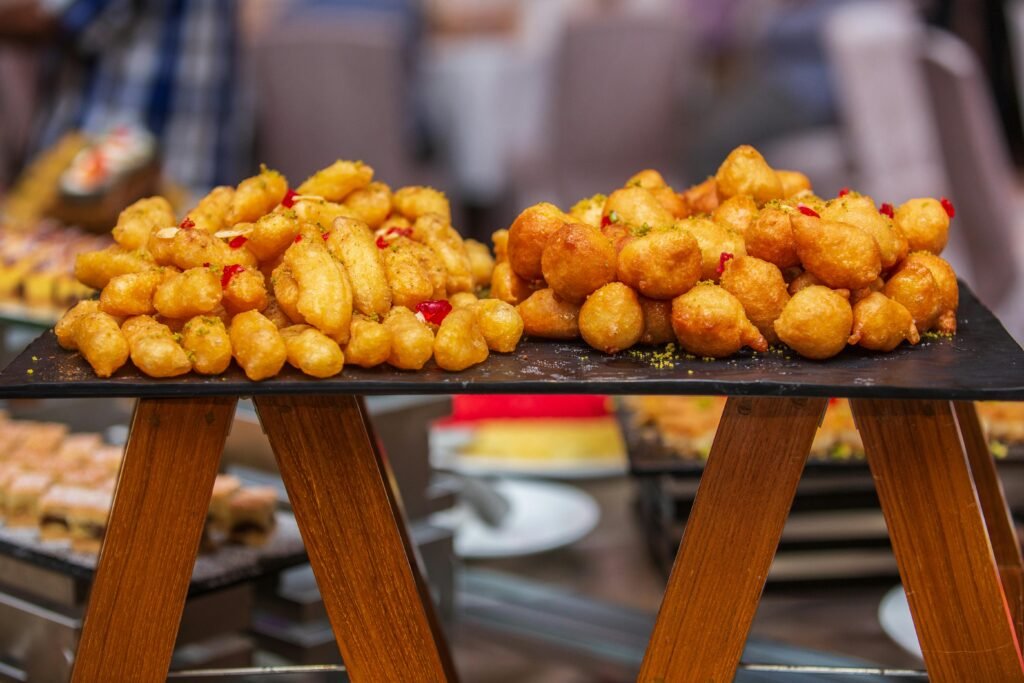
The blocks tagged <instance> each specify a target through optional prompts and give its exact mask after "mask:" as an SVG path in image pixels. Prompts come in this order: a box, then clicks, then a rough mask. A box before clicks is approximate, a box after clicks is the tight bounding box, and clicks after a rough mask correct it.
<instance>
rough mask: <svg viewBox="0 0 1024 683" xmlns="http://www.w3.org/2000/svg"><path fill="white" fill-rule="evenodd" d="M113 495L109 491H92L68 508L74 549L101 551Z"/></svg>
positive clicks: (82, 551)
mask: <svg viewBox="0 0 1024 683" xmlns="http://www.w3.org/2000/svg"><path fill="white" fill-rule="evenodd" d="M111 497H112V494H111V493H110V492H107V491H90V492H89V495H87V496H83V497H82V499H81V500H78V501H76V502H75V505H74V506H72V507H71V509H70V510H68V515H67V520H68V531H69V534H70V536H71V549H72V550H74V551H75V552H79V553H91V554H96V553H98V552H99V550H100V545H102V544H103V534H105V533H106V531H107V516H108V515H109V514H110V503H111V499H112V498H111Z"/></svg>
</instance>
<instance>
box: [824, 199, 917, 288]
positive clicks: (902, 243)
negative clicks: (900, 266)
mask: <svg viewBox="0 0 1024 683" xmlns="http://www.w3.org/2000/svg"><path fill="white" fill-rule="evenodd" d="M819 213H820V214H821V218H822V219H823V220H828V221H839V222H842V223H847V224H849V225H852V226H853V227H855V228H860V229H861V230H863V231H864V232H866V233H867V234H869V235H871V236H872V237H874V238H875V243H876V244H877V245H878V254H879V256H880V257H881V262H882V268H883V269H884V270H887V269H889V268H892V267H893V266H894V265H896V264H897V263H898V262H900V261H902V260H903V259H904V258H905V257H906V255H907V239H906V238H905V237H904V236H903V233H902V232H900V230H899V228H898V227H896V226H895V225H894V224H893V222H892V221H891V220H890V219H889V217H888V216H885V215H883V214H881V213H879V212H878V208H877V207H876V206H875V203H874V202H873V201H872V200H871V197H868V196H865V195H854V194H849V195H847V196H845V197H840V198H839V199H836V200H834V201H832V202H829V203H828V205H826V206H825V207H823V208H822V209H821V211H820V212H819Z"/></svg>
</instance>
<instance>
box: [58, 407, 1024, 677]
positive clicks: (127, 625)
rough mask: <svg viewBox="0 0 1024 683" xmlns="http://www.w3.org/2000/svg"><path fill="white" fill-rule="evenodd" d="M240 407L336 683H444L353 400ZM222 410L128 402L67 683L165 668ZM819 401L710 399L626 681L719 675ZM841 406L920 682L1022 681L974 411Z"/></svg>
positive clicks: (994, 494)
mask: <svg viewBox="0 0 1024 683" xmlns="http://www.w3.org/2000/svg"><path fill="white" fill-rule="evenodd" d="M255 400H256V405H257V408H258V411H259V416H260V421H261V423H262V424H263V428H264V430H265V431H266V433H267V437H268V438H269V440H270V444H271V446H272V448H273V450H274V453H275V454H276V456H277V460H278V464H279V466H280V470H281V476H282V478H283V479H284V482H285V486H286V488H287V490H288V495H289V499H290V500H291V502H292V506H293V508H294V510H295V517H296V521H297V522H298V524H299V527H300V529H301V531H302V535H303V540H304V542H305V544H306V548H307V550H308V552H309V557H310V563H311V564H312V566H313V570H314V572H315V573H316V576H317V580H318V583H319V584H320V589H321V593H322V594H323V599H324V603H325V605H326V608H327V613H328V615H329V617H330V621H331V626H332V628H333V630H334V634H335V637H336V638H337V640H338V645H339V647H340V649H341V652H342V655H343V658H344V660H345V663H346V665H347V667H348V670H349V672H350V675H351V678H352V680H353V681H356V682H357V683H363V682H366V681H382V682H383V681H389V682H390V681H405V680H415V681H454V680H456V676H455V672H454V668H453V666H452V663H451V659H450V656H449V652H448V649H447V647H446V645H445V641H444V637H443V634H442V632H441V630H440V628H439V626H438V622H437V619H436V617H435V615H434V610H433V606H432V603H431V601H430V599H429V594H428V592H427V589H426V586H425V584H424V582H423V579H422V576H421V574H420V572H419V568H418V566H417V562H416V558H415V552H414V549H413V548H412V546H411V545H410V544H409V539H408V537H407V535H406V532H405V526H404V523H403V515H402V510H401V503H400V500H399V498H398V495H397V492H396V491H395V489H394V487H393V485H392V480H391V473H390V470H389V467H388V464H387V461H386V460H385V459H384V458H383V457H382V454H381V453H380V451H379V450H378V449H377V447H376V440H375V438H374V437H373V433H372V428H370V426H369V424H368V423H367V421H366V417H365V411H364V410H363V409H362V405H361V401H360V399H359V398H357V397H351V396H342V395H324V396H262V397H257V398H256V399H255ZM234 406H235V399H233V398H232V399H224V398H205V399H200V398H187V399H141V400H140V401H139V404H138V407H137V408H136V412H135V417H134V420H133V423H132V431H131V436H130V439H129V443H128V449H127V453H126V455H125V462H124V465H123V467H122V470H121V475H120V480H119V482H118V487H117V491H116V493H115V498H114V505H113V509H112V511H111V518H110V522H109V525H108V530H107V537H106V541H105V543H104V547H103V551H102V553H101V554H100V557H99V563H98V566H97V570H96V579H95V582H94V584H93V589H92V595H91V597H90V602H89V611H88V615H87V617H86V619H85V623H84V627H83V633H82V639H81V643H80V645H79V649H78V655H77V658H76V661H75V668H74V674H73V680H74V681H76V682H79V683H84V682H86V681H111V680H131V681H160V680H163V679H164V678H165V676H166V674H167V670H168V667H169V664H170V658H171V650H172V648H173V645H174V641H175V637H176V635H177V630H178V621H179V618H180V616H181V610H182V608H183V605H184V602H185V595H186V592H187V588H188V581H189V575H190V572H191V568H192V563H193V561H194V558H195V555H196V552H197V550H198V546H199V537H200V534H201V531H202V526H203V522H204V518H205V514H206V508H207V505H208V502H209V498H210V493H211V490H212V485H213V480H214V476H215V473H216V470H217V464H218V460H219V457H220V452H221V450H222V448H223V445H224V441H225V439H226V437H227V432H228V428H229V425H230V422H231V417H232V414H233V411H234ZM825 406H826V400H825V399H801V398H731V399H729V401H728V403H727V405H726V409H725V413H724V415H723V418H722V422H721V424H720V426H719V428H718V433H717V435H716V437H715V442H714V445H713V447H712V449H711V454H710V457H709V460H708V464H707V468H706V469H705V472H704V475H703V478H702V480H701V483H700V488H699V490H698V492H697V497H696V500H695V502H694V506H693V511H692V513H691V516H690V520H689V522H688V524H687V527H686V533H685V534H684V536H683V540H682V544H681V546H680V550H679V554H678V556H677V558H676V563H675V566H674V568H673V570H672V575H671V577H670V579H669V585H668V589H667V591H666V593H665V598H664V601H663V603H662V606H661V610H660V612H659V614H658V620H657V623H656V624H655V629H654V634H653V636H652V639H651V644H650V646H649V648H648V652H647V656H646V657H645V659H644V662H643V667H642V669H641V673H640V680H641V681H659V682H690V681H692V682H694V683H707V682H709V681H713V682H722V683H726V682H728V681H732V680H733V678H734V676H735V673H736V667H737V665H738V663H739V659H740V655H741V653H742V651H743V646H744V644H745V642H746V639H747V634H748V631H749V629H750V624H751V622H752V620H753V618H754V614H755V612H756V610H757V605H758V601H759V600H760V596H761V592H762V590H763V589H764V584H765V579H766V577H767V574H768V569H769V567H770V565H771V562H772V559H773V558H774V555H775V551H776V549H777V547H778V543H779V538H780V536H781V534H782V528H783V525H784V523H785V521H786V517H787V515H788V513H789V508H790V506H791V504H792V501H793V496H794V493H795V491H796V487H797V483H798V482H799V480H800V476H801V474H802V472H803V467H804V463H805V461H806V459H807V456H808V453H809V451H810V446H811V441H812V440H813V438H814V433H815V430H816V429H817V427H818V424H819V423H820V420H821V417H822V414H823V412H824V409H825ZM852 407H853V412H854V417H855V419H856V422H857V427H858V429H859V430H860V432H861V435H862V437H863V440H864V447H865V451H866V454H867V458H868V462H869V465H870V467H871V471H872V473H873V475H874V478H875V481H876V486H877V488H878V494H879V499H880V501H881V504H882V510H883V512H884V514H885V518H886V523H887V525H888V527H889V533H890V536H891V538H892V545H893V550H894V552H895V554H896V559H897V562H898V564H899V567H900V574H901V576H902V578H903V583H904V586H905V587H906V589H907V594H908V598H909V602H910V608H911V612H912V613H913V617H914V623H915V625H916V627H917V632H918V635H919V638H920V641H921V647H922V650H923V652H924V656H925V663H926V666H927V668H928V672H929V676H930V678H931V680H933V681H938V682H940V683H946V682H948V683H961V682H962V681H971V680H977V681H1006V682H1014V681H1016V682H1018V683H1024V661H1022V658H1021V648H1020V642H1021V641H1020V633H1021V630H1022V625H1024V588H1022V576H1024V567H1022V562H1021V553H1020V546H1019V544H1018V542H1017V538H1016V534H1015V531H1014V528H1013V525H1012V522H1011V519H1010V516H1009V511H1008V508H1007V506H1006V501H1005V498H1004V496H1003V492H1002V489H1001V487H1000V485H999V481H998V479H997V478H996V475H995V469H994V466H993V464H992V460H991V457H990V455H989V454H988V450H987V446H986V444H985V441H984V438H983V436H982V434H981V430H980V426H979V424H978V418H977V414H976V413H975V411H974V406H973V404H971V403H956V404H953V403H949V402H945V401H923V400H873V399H870V400H869V399H856V400H853V401H852Z"/></svg>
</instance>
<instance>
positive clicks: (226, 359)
mask: <svg viewBox="0 0 1024 683" xmlns="http://www.w3.org/2000/svg"><path fill="white" fill-rule="evenodd" d="M181 345H182V346H183V347H184V348H185V352H186V354H187V355H188V359H189V360H190V361H191V362H192V369H193V370H195V371H196V372H198V373H199V374H200V375H219V374H220V373H222V372H224V371H225V370H227V369H228V366H229V365H231V337H230V336H229V335H228V329H227V327H225V325H224V321H223V320H221V319H220V318H217V317H215V316H209V315H205V316H204V315H198V316H196V317H194V318H192V319H191V320H189V321H188V322H187V323H185V326H184V327H183V328H181Z"/></svg>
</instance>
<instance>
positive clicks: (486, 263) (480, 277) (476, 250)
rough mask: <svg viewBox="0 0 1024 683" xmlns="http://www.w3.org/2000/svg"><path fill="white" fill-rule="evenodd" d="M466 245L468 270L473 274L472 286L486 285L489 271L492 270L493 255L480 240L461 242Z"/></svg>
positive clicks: (489, 274) (491, 271)
mask: <svg viewBox="0 0 1024 683" xmlns="http://www.w3.org/2000/svg"><path fill="white" fill-rule="evenodd" d="M463 244H465V245H466V255H467V256H469V270H470V273H471V274H472V276H473V286H474V287H486V286H487V285H488V284H490V282H491V273H493V272H494V257H493V256H491V250H490V249H488V248H487V245H486V244H484V243H482V242H477V241H476V240H473V239H468V240H465V241H464V242H463Z"/></svg>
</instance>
